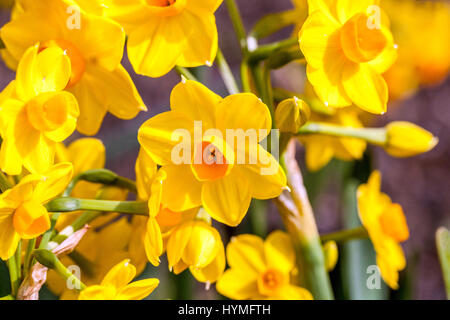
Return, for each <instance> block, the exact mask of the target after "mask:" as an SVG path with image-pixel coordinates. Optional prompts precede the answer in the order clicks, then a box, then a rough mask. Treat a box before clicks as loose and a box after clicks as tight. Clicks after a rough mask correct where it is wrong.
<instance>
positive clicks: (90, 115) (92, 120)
mask: <svg viewBox="0 0 450 320" xmlns="http://www.w3.org/2000/svg"><path fill="white" fill-rule="evenodd" d="M97 88H98V79H97V78H95V77H93V76H91V75H90V74H89V70H88V69H87V70H86V72H85V73H84V75H83V77H82V78H81V80H80V81H79V82H77V84H76V85H75V86H73V87H71V88H69V89H68V91H69V92H71V93H73V95H74V96H75V97H76V98H77V100H78V105H79V108H80V116H79V118H78V122H77V130H78V131H79V132H80V133H82V134H85V135H89V136H92V135H95V134H96V133H97V132H98V130H99V129H100V126H101V124H102V121H103V118H104V117H105V115H106V112H107V106H106V104H105V101H107V98H106V93H105V92H103V91H101V90H98V89H97Z"/></svg>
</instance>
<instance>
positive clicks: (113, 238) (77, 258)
mask: <svg viewBox="0 0 450 320" xmlns="http://www.w3.org/2000/svg"><path fill="white" fill-rule="evenodd" d="M115 199H117V198H115ZM117 218H118V216H117V214H107V215H105V216H103V217H100V218H97V219H95V220H94V221H93V222H92V223H91V224H90V229H89V230H88V232H87V233H86V234H85V235H84V237H83V238H82V239H81V241H80V243H79V244H78V246H77V248H76V251H77V255H71V256H64V257H62V258H61V262H62V263H63V264H64V265H66V266H73V265H76V266H78V267H79V268H80V272H81V274H80V277H81V281H82V282H83V283H85V284H86V285H94V284H98V283H99V282H101V280H102V278H103V277H104V276H105V275H106V273H107V272H108V271H109V269H111V268H112V267H113V266H114V265H116V264H117V263H119V262H120V261H122V260H124V259H127V258H130V259H131V262H132V263H133V265H135V266H136V268H137V274H140V273H141V272H142V271H143V270H144V268H145V265H146V263H147V259H146V257H145V252H144V250H143V249H142V248H141V250H130V246H131V243H132V241H133V238H134V236H135V231H136V229H135V225H133V224H132V223H130V222H129V221H128V220H127V219H125V218H122V219H119V220H118V219H117ZM58 220H59V219H58ZM66 225H68V223H65V224H64V225H61V226H66ZM144 226H145V224H144ZM59 230H62V229H59ZM47 279H48V280H47V286H48V288H49V289H50V290H51V291H52V292H53V293H54V294H56V295H58V296H60V298H61V299H62V300H71V299H75V298H76V297H77V293H76V290H71V289H69V288H67V286H66V281H64V280H63V279H61V277H60V276H59V275H58V274H57V273H56V272H55V271H53V270H49V272H48V276H47Z"/></svg>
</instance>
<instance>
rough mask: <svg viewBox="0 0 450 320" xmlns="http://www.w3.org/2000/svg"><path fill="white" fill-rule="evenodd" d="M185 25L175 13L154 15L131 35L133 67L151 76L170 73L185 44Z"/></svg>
mask: <svg viewBox="0 0 450 320" xmlns="http://www.w3.org/2000/svg"><path fill="white" fill-rule="evenodd" d="M187 31H188V30H183V26H182V25H181V24H180V22H179V21H178V19H176V17H171V18H161V17H154V18H153V19H151V20H148V21H147V23H145V24H143V25H140V26H139V27H138V28H136V29H135V30H134V31H133V32H132V33H131V34H129V37H128V45H127V50H128V57H129V59H130V62H131V64H132V65H133V68H134V70H135V71H136V72H137V73H139V74H142V75H146V76H149V77H154V78H156V77H161V76H163V75H165V74H166V73H168V72H169V71H170V70H171V69H172V68H173V67H175V64H176V62H177V60H178V58H179V57H180V55H181V53H182V52H183V50H184V48H185V46H186V40H187V39H186V35H185V32H187Z"/></svg>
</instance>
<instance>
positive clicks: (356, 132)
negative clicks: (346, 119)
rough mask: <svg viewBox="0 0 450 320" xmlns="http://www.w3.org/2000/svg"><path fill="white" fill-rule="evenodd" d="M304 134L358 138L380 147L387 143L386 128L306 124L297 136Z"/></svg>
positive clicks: (319, 123)
mask: <svg viewBox="0 0 450 320" xmlns="http://www.w3.org/2000/svg"><path fill="white" fill-rule="evenodd" d="M304 134H324V135H329V136H333V137H342V138H357V139H362V140H365V141H367V142H369V143H372V144H376V145H379V146H383V145H385V144H386V141H387V135H386V129H385V128H353V127H343V126H338V125H334V124H329V123H321V122H308V123H306V124H305V125H304V126H303V127H301V129H300V131H299V132H298V134H297V135H304Z"/></svg>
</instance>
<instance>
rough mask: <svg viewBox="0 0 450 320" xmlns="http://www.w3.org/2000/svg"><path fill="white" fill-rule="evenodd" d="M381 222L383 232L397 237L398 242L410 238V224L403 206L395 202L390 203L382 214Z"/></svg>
mask: <svg viewBox="0 0 450 320" xmlns="http://www.w3.org/2000/svg"><path fill="white" fill-rule="evenodd" d="M380 224H381V228H382V230H383V232H384V233H385V234H387V235H388V236H390V237H392V238H394V239H395V241H397V242H403V241H406V240H408V238H409V229H408V224H407V223H406V218H405V214H404V213H403V209H402V207H401V206H400V205H399V204H397V203H393V204H390V205H389V207H388V208H387V210H385V211H384V212H383V213H382V214H381V216H380Z"/></svg>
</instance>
